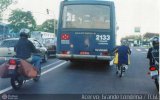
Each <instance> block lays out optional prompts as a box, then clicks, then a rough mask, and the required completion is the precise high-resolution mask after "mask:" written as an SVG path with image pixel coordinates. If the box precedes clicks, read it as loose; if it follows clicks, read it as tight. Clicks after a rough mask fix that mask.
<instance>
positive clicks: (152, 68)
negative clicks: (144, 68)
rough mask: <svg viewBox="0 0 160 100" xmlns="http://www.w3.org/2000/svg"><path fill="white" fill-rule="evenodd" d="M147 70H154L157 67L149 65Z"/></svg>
mask: <svg viewBox="0 0 160 100" xmlns="http://www.w3.org/2000/svg"><path fill="white" fill-rule="evenodd" d="M149 70H150V71H155V70H157V69H156V67H155V66H151V67H150V68H149Z"/></svg>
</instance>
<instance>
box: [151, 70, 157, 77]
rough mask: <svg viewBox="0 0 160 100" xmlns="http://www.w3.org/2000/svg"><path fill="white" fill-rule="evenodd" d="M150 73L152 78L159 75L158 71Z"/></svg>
mask: <svg viewBox="0 0 160 100" xmlns="http://www.w3.org/2000/svg"><path fill="white" fill-rule="evenodd" d="M150 73H151V74H150V75H151V76H152V77H153V76H156V75H158V71H157V70H155V71H151V72H150Z"/></svg>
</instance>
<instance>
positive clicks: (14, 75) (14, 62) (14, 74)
mask: <svg viewBox="0 0 160 100" xmlns="http://www.w3.org/2000/svg"><path fill="white" fill-rule="evenodd" d="M20 62H21V59H19V58H11V59H9V61H8V64H9V67H8V75H9V76H10V78H11V80H10V82H11V86H12V87H13V89H15V90H19V89H20V88H21V87H22V85H23V84H24V83H25V82H26V81H27V80H30V79H33V80H34V81H35V82H38V81H39V79H40V74H41V69H39V71H37V73H38V75H37V76H36V77H34V78H30V77H26V76H25V75H24V74H22V69H21V67H22V65H21V64H20ZM27 63H29V62H27Z"/></svg>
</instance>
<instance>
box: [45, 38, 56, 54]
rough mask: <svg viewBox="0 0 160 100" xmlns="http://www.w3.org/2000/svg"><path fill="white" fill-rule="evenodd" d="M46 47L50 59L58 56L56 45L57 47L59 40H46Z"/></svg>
mask: <svg viewBox="0 0 160 100" xmlns="http://www.w3.org/2000/svg"><path fill="white" fill-rule="evenodd" d="M43 44H44V46H45V47H46V48H47V51H48V57H50V56H52V55H53V56H55V54H56V45H57V38H56V37H55V38H46V39H44V42H43Z"/></svg>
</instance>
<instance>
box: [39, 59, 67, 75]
mask: <svg viewBox="0 0 160 100" xmlns="http://www.w3.org/2000/svg"><path fill="white" fill-rule="evenodd" d="M66 63H67V62H66V61H65V62H63V63H61V64H59V65H57V66H55V67H53V68H50V69H48V70H46V71H44V72H42V74H41V75H44V74H46V73H48V72H50V71H52V70H54V69H56V68H58V67H60V66H62V65H64V64H66Z"/></svg>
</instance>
